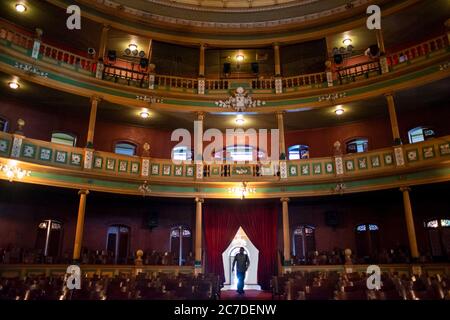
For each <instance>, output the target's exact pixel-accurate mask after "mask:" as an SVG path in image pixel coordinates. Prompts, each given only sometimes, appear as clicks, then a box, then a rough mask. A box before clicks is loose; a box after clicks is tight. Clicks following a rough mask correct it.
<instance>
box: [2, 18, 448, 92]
mask: <svg viewBox="0 0 450 320" xmlns="http://www.w3.org/2000/svg"><path fill="white" fill-rule="evenodd" d="M0 42H2V44H3V45H5V46H7V47H11V48H13V49H15V50H17V51H19V52H21V53H23V54H26V55H27V56H31V52H32V50H33V44H34V42H35V39H34V37H33V35H32V33H29V32H26V31H24V30H20V29H18V28H17V27H15V26H13V25H11V24H9V23H8V22H7V21H5V20H0ZM448 46H449V43H448V38H447V35H441V36H438V37H435V38H433V39H430V40H427V41H424V42H422V43H419V44H417V45H414V46H411V47H409V48H406V49H404V50H399V51H397V52H394V53H391V54H388V56H387V60H388V64H389V65H390V67H391V69H392V68H394V69H395V67H396V66H397V65H401V64H402V63H401V62H403V61H408V64H409V63H411V62H412V60H414V59H417V58H423V57H425V58H426V57H428V56H429V55H430V54H432V53H434V52H438V51H441V50H443V49H445V48H447V47H448ZM38 59H39V60H43V61H45V62H50V63H56V64H58V65H60V66H62V67H66V68H69V69H72V70H75V71H82V72H83V73H84V74H87V75H90V76H95V74H94V72H95V71H96V67H97V65H96V61H95V60H94V59H90V58H87V57H84V56H81V55H77V54H74V53H72V52H70V51H66V50H63V49H59V48H57V47H55V46H52V45H49V44H47V43H45V42H41V44H40V50H39V58H38ZM378 74H380V63H379V62H378V61H371V62H366V63H361V64H356V65H352V66H348V67H344V68H341V69H337V72H336V78H337V80H338V81H337V84H345V83H348V82H353V81H357V80H359V79H365V78H367V77H370V76H373V75H378ZM103 79H104V80H108V81H114V82H117V83H122V84H125V85H129V86H137V87H141V88H147V87H148V86H149V74H148V73H146V72H141V71H134V70H130V69H127V68H123V67H119V66H114V65H106V66H105V69H104V73H103ZM243 82H245V83H247V84H248V85H247V86H248V88H250V89H253V90H261V91H267V90H271V91H273V90H275V87H276V86H275V79H274V78H270V79H259V78H258V79H232V78H226V79H209V78H207V79H205V92H206V93H214V91H223V90H229V89H231V88H233V87H234V86H235V85H236V84H241V83H243ZM335 84H336V82H335ZM326 86H327V77H326V74H325V73H324V72H319V73H313V74H306V75H298V76H292V77H283V78H282V89H283V92H289V91H294V90H297V89H311V88H322V87H326ZM198 87H199V79H197V78H188V77H177V76H166V75H155V80H154V88H155V89H159V90H169V91H170V90H174V91H182V92H188V93H192V94H196V93H198ZM281 92H282V91H280V90H278V91H277V93H281ZM217 93H219V92H217Z"/></svg>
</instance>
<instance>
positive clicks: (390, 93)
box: [384, 91, 395, 98]
mask: <svg viewBox="0 0 450 320" xmlns="http://www.w3.org/2000/svg"><path fill="white" fill-rule="evenodd" d="M384 96H385V97H386V98H389V97H392V98H393V97H394V96H395V92H394V91H390V92H386V93H385V94H384Z"/></svg>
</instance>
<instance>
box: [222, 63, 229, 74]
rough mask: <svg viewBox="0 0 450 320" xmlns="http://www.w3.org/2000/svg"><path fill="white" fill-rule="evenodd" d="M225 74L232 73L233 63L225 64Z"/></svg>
mask: <svg viewBox="0 0 450 320" xmlns="http://www.w3.org/2000/svg"><path fill="white" fill-rule="evenodd" d="M223 73H225V74H229V73H231V63H229V62H225V63H224V64H223Z"/></svg>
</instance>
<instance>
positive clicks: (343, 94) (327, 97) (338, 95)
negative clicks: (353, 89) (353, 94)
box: [319, 92, 347, 102]
mask: <svg viewBox="0 0 450 320" xmlns="http://www.w3.org/2000/svg"><path fill="white" fill-rule="evenodd" d="M346 96H347V92H339V93H330V94H326V95H323V96H320V97H319V102H322V101H330V100H331V101H334V100H336V99H341V98H345V97H346Z"/></svg>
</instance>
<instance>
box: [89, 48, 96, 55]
mask: <svg viewBox="0 0 450 320" xmlns="http://www.w3.org/2000/svg"><path fill="white" fill-rule="evenodd" d="M88 54H89V55H91V56H93V55H94V54H95V49H94V48H89V49H88Z"/></svg>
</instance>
